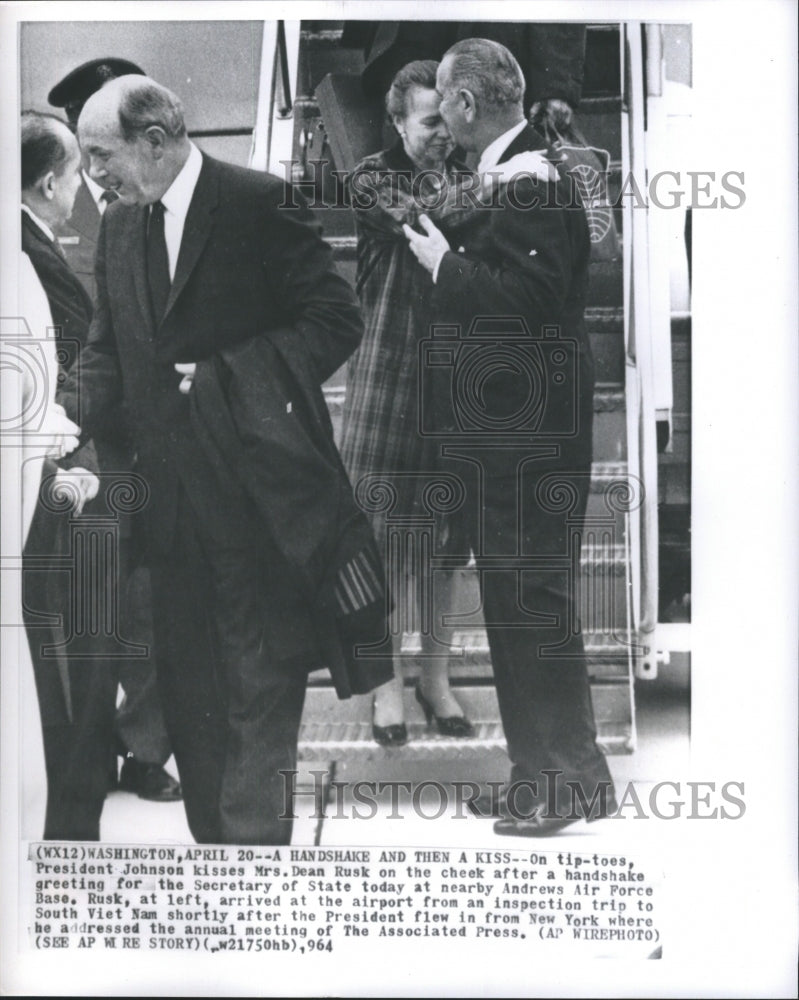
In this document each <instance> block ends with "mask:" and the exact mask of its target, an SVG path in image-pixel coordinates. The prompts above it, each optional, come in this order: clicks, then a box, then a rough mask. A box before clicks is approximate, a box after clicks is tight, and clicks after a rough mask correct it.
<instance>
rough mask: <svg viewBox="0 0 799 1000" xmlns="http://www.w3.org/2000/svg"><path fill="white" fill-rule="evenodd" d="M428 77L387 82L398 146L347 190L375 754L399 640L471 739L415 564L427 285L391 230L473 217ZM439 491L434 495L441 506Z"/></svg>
mask: <svg viewBox="0 0 799 1000" xmlns="http://www.w3.org/2000/svg"><path fill="white" fill-rule="evenodd" d="M437 66H438V64H437V63H436V62H434V61H431V60H424V61H419V62H413V63H409V64H408V65H407V66H405V67H403V69H401V70H400V71H399V73H398V74H397V75H396V77H395V78H394V81H393V83H392V85H391V88H390V90H389V92H388V94H387V95H386V107H387V110H388V113H389V116H390V117H391V120H392V121H393V123H394V126H395V128H396V130H397V132H398V135H399V140H398V142H397V143H396V145H394V146H393V147H392V148H390V149H387V150H384V151H382V152H380V153H377V154H375V155H374V156H370V157H367V158H366V159H365V160H364V161H362V162H361V163H360V164H359V166H358V167H357V168H356V170H355V171H354V172H353V174H352V176H351V178H350V183H351V187H350V190H351V194H352V199H353V208H354V210H355V213H356V220H357V228H358V271H357V287H358V293H359V296H360V300H361V305H362V309H363V315H364V322H365V328H366V329H365V335H364V338H363V341H362V343H361V345H360V347H359V349H358V350H357V352H356V353H355V354H354V355H353V357H352V358H351V360H350V363H349V369H348V381H347V398H346V403H345V408H344V426H343V437H342V443H341V454H342V457H343V459H344V463H345V465H346V466H347V471H348V472H349V475H350V479H351V480H352V483H353V486H354V488H355V494H356V498H358V499H359V501H360V503H361V506H362V507H363V509H364V510H366V512H367V514H369V516H370V517H371V520H372V525H373V528H374V531H375V535H376V537H377V541H378V546H379V547H380V548H381V551H383V552H384V553H385V558H386V570H387V573H388V577H389V582H390V586H391V585H392V584H393V587H392V590H393V596H394V605H395V607H394V617H393V621H392V629H391V632H392V646H393V655H394V670H395V677H394V680H393V681H391V682H389V683H388V684H385V685H383V686H382V687H380V688H378V689H377V692H376V694H375V700H374V711H373V733H374V737H375V739H376V740H377V742H378V743H380V744H382V745H384V746H401V745H402V744H403V743H405V742H406V741H407V738H408V734H407V727H406V725H405V717H404V708H403V701H402V694H403V678H402V668H401V662H400V653H401V643H402V633H403V631H405V632H409V631H414V632H419V633H420V638H421V659H422V667H423V669H422V671H421V674H420V677H419V680H418V683H417V685H416V689H415V692H416V699H417V701H418V702H419V704H420V705H421V707H422V709H423V711H424V713H425V715H426V717H427V721H428V723H429V724H432V722H433V720H435V725H436V727H437V729H438V731H439V732H441V733H442V734H444V735H449V736H468V735H470V734H471V732H472V726H471V723H470V722H469V721H468V719H466V718H465V716H464V714H463V709H462V708H461V706H460V705H459V704H458V702H457V701H456V700H455V698H454V696H453V694H452V692H451V690H450V686H449V677H448V652H447V651H448V645H447V641H446V638H445V636H444V631H443V629H442V628H441V627H440V625H441V611H442V609H443V608H446V607H447V606H448V603H449V596H448V595H449V593H450V590H451V574H450V573H448V572H445V571H441V570H437V571H436V572H435V573H431V572H430V567H429V562H426V557H427V554H429V552H430V550H431V548H433V547H435V545H436V544H440V542H441V538H442V534H445V533H446V530H447V528H446V526H445V525H442V523H441V522H440V521H439V522H438V523H437V524H436V525H435V526H433V527H431V517H432V511H431V503H430V497H431V493H430V490H431V489H433V490H435V489H436V486H435V483H436V471H437V470H436V459H435V453H436V442H435V439H434V438H431V437H429V436H424V435H422V434H421V433H420V429H419V428H420V423H419V422H420V419H421V417H422V413H421V409H420V405H421V400H420V391H419V385H420V370H419V362H420V348H419V343H420V340H422V339H423V338H426V337H428V336H429V334H430V316H431V307H430V298H431V293H432V289H433V283H432V280H431V278H430V275H429V274H428V273H427V272H426V271H425V270H424V269H423V268H422V267H421V265H420V264H419V263H418V262H417V261H416V259H415V258H414V257H413V255H412V254H411V252H410V250H409V249H408V242H407V240H406V238H405V236H404V235H403V231H402V225H403V223H407V224H409V225H412V226H414V225H417V223H418V217H419V215H420V214H422V213H426V214H427V215H429V216H430V218H431V219H433V220H434V221H435V223H436V225H438V226H439V227H441V228H443V229H444V230H445V231H446V232H448V234H449V235H450V237H451V238H457V237H456V234H457V231H458V227H459V226H462V225H468V220H469V218H470V217H471V216H472V214H473V213H472V211H471V208H470V202H469V199H468V198H467V197H462V196H461V194H462V187H463V186H464V185H465V186H466V187H467V188H468V186H469V184H470V183H471V182H473V181H474V176H473V175H472V174H469V173H468V172H466V171H465V169H464V168H463V167H461V166H460V165H458V164H457V163H456V162H454V161H453V160H452V157H451V153H452V149H453V144H452V141H451V139H450V136H449V133H448V132H447V129H446V126H445V125H444V123H443V121H442V119H441V116H440V115H439V113H438V105H439V102H440V98H439V95H438V94H437V93H436V90H435V78H436V69H437ZM440 481H441V477H440V476H439V482H440ZM450 485H451V484H450ZM447 490H448V485H447V484H446V483H445V484H444V485H443V492H444V494H446V493H447ZM433 506H434V505H433ZM389 526H393V530H389ZM400 527H404V529H405V530H404V531H402V530H398V529H399V528H400ZM436 621H438V626H437V625H436Z"/></svg>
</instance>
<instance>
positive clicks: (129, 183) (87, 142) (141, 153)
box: [78, 104, 164, 205]
mask: <svg viewBox="0 0 799 1000" xmlns="http://www.w3.org/2000/svg"><path fill="white" fill-rule="evenodd" d="M78 140H79V142H80V147H81V151H82V152H83V156H84V158H85V162H86V163H87V164H88V173H89V176H90V177H91V178H92V180H95V181H97V183H98V184H100V185H102V187H104V188H109V189H111V190H112V191H116V192H117V194H118V195H119V197H120V200H121V201H123V202H126V203H127V204H129V205H132V204H135V205H149V204H151V203H152V202H154V201H158V199H159V198H160V197H161V195H162V194H163V193H164V187H163V175H162V171H161V169H159V168H160V166H161V161H160V160H159V158H158V156H157V155H156V152H155V149H154V147H153V145H152V143H151V142H150V140H149V139H148V137H147V136H146V135H141V136H137V137H136V138H134V139H131V140H129V141H128V140H126V139H125V138H124V136H123V135H122V132H121V129H120V126H119V119H118V117H117V116H116V115H112V114H109V113H107V112H106V111H105V110H104V109H100V110H98V111H95V109H94V108H92V107H91V106H90V104H87V105H86V107H85V108H84V110H83V114H81V116H80V122H79V123H78Z"/></svg>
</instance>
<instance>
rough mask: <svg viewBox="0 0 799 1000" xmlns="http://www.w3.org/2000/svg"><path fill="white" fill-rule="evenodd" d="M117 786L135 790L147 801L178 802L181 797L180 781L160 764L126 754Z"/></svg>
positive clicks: (124, 789) (122, 789) (126, 789)
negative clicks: (145, 761) (146, 761)
mask: <svg viewBox="0 0 799 1000" xmlns="http://www.w3.org/2000/svg"><path fill="white" fill-rule="evenodd" d="M118 787H119V788H120V790H121V791H123V792H135V793H136V795H138V796H139V798H140V799H147V800H148V801H149V802H179V801H180V800H181V799H182V798H183V792H182V790H181V787H180V782H179V781H175V779H174V778H173V777H172V775H171V774H168V773H167V772H166V771H165V770H164V768H163V767H161V765H160V764H145V763H143V762H142V761H139V760H136V758H135V757H134V756H133V754H128V755H127V756H126V757H125V760H124V762H123V764H122V770H121V771H120V772H119V784H118Z"/></svg>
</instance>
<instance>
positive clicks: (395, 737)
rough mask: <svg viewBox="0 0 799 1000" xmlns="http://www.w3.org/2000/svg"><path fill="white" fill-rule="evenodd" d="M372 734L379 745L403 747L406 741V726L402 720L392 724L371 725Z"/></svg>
mask: <svg viewBox="0 0 799 1000" xmlns="http://www.w3.org/2000/svg"><path fill="white" fill-rule="evenodd" d="M372 736H373V737H374V740H375V743H379V744H380V746H381V747H404V746H405V744H406V743H407V742H408V727H407V726H406V725H405V723H404V722H400V723H399V724H398V725H394V726H377V725H374V724H373V725H372Z"/></svg>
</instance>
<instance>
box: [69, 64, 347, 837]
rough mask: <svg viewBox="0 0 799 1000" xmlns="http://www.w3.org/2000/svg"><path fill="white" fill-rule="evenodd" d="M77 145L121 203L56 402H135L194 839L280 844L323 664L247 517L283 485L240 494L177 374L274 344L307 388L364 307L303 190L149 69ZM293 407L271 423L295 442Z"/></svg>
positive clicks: (164, 663) (216, 367)
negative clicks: (86, 323) (220, 138)
mask: <svg viewBox="0 0 799 1000" xmlns="http://www.w3.org/2000/svg"><path fill="white" fill-rule="evenodd" d="M78 137H79V140H80V144H81V147H82V150H83V153H84V155H85V156H86V157H88V161H89V171H90V174H91V176H92V177H93V178H94V179H95V180H96V181H97V182H98V183H100V184H102V185H103V187H105V188H108V189H110V190H112V191H115V192H116V194H117V195H118V200H117V201H116V202H115V203H114V204H112V205H110V206H109V208H108V210H107V211H106V213H105V216H104V218H103V225H102V228H101V231H100V239H99V243H98V250H97V264H96V277H97V301H96V311H95V318H94V322H93V325H92V331H91V336H90V342H89V346H88V348H87V349H86V351H84V353H83V355H82V356H81V359H80V372H79V375H78V377H77V378H76V379H75V380H73V381H71V383H68V385H67V386H66V389H65V392H64V393H63V397H62V398H63V401H64V405H65V408H66V409H67V412H68V413H71V414H73V415H75V416H76V417H78V422H79V423H80V425H81V427H82V428H83V430H84V432H87V433H91V432H92V430H93V428H95V427H96V426H98V424H100V423H101V422H102V420H103V418H104V415H105V413H106V412H107V411H108V408H109V407H110V406H111V405H112V404H113V403H114V402H115V401H117V400H119V399H120V398H121V397H124V399H125V400H126V403H127V405H128V407H129V412H130V414H131V428H132V433H133V436H134V439H135V444H136V448H137V453H138V461H139V466H138V468H139V471H140V473H141V475H142V476H144V477H145V479H146V480H147V482H148V484H149V488H150V496H149V502H148V505H147V507H146V509H145V511H144V514H143V516H144V518H145V521H146V529H147V534H148V539H149V545H150V566H151V572H152V584H153V605H154V616H155V622H154V625H155V640H156V647H157V650H158V672H159V683H160V687H161V693H162V702H163V708H164V714H165V718H166V722H167V729H168V731H169V734H170V738H171V741H172V747H173V751H174V754H175V759H176V762H177V765H178V769H179V771H180V777H181V783H182V787H183V795H184V803H185V806H186V813H187V817H188V821H189V826H190V829H191V831H192V833H193V835H194V836H195V838H196V839H197V840H198V841H200V842H205V843H213V842H224V843H287V842H288V841H289V839H290V835H291V821H290V819H280V818H279V817H280V815H281V814H283V813H285V811H286V810H285V803H284V802H283V794H282V793H283V780H282V778H281V776H280V774H279V771H281V770H289V771H290V770H292V768H293V767H294V765H295V761H296V750H297V734H298V729H299V722H300V715H301V711H302V705H303V698H304V692H305V684H306V672H307V669H308V668H309V667H311V666H314V667H316V666H320V665H321V664H322V663H323V662H324V660H323V658H322V654H321V653H320V650H319V648H318V646H317V641H316V638H315V636H314V629H313V627H312V623H311V622H310V620H309V618H308V612H307V608H306V606H305V605H304V604H303V602H302V600H301V597H300V595H299V594H298V592H297V590H296V588H295V586H294V583H293V578H292V576H291V573H290V572H289V569H288V568H287V566H286V564H285V559H284V558H283V557H282V555H281V552H280V551H279V548H278V545H277V544H276V543H275V541H274V538H273V537H272V536H269V535H267V533H266V531H265V530H264V526H263V523H262V522H261V520H260V519H259V517H258V514H257V513H256V504H260V505H261V507H260V508H259V509H263V505H266V506H267V507H268V506H269V505H270V503H273V502H275V501H276V500H277V497H276V496H274V497H270V496H268V495H267V496H264V495H263V490H261V491H260V492H259V493H257V494H252V493H251V494H248V493H247V492H246V491H245V488H244V485H243V482H242V479H241V467H242V463H241V461H239V459H238V458H237V457H236V456H234V455H231V454H228V455H226V456H225V455H218V454H216V453H214V452H213V450H211V449H210V448H209V446H208V441H207V440H206V439H205V438H204V437H203V434H202V433H201V431H200V429H199V428H198V423H197V416H198V415H197V412H196V405H195V403H193V400H194V398H195V397H196V394H197V389H196V388H191V389H190V391H188V392H187V389H189V385H188V382H189V381H190V378H189V379H188V380H185V381H184V380H183V378H182V375H183V374H185V372H186V371H187V370H188V371H191V370H192V369H193V366H194V365H196V366H197V372H198V376H199V374H200V372H201V369H202V371H204V372H206V373H210V376H212V377H213V378H214V379H219V381H220V384H221V385H222V386H223V387H224V385H225V383H226V381H227V380H228V379H229V378H230V369H229V368H227V367H226V363H225V361H224V360H223V357H229V352H230V351H231V350H233V349H234V348H237V347H240V346H241V345H249V344H253V343H254V344H255V345H256V346H258V344H260V343H262V342H268V344H269V346H270V348H274V350H275V351H277V352H279V357H280V358H281V359H283V360H282V361H281V362H280V363H281V366H285V369H286V370H287V371H291V372H293V373H294V374H293V381H292V380H290V379H288V377H287V382H286V384H287V385H288V384H292V385H295V386H296V384H298V383H300V382H302V381H303V380H306V379H307V380H310V381H313V384H314V389H315V391H316V393H317V394H319V385H320V383H321V382H322V381H323V380H324V379H325V378H327V377H328V376H329V375H330V374H332V372H333V371H335V370H336V368H338V367H339V365H341V363H342V362H343V361H344V360H345V359H346V357H347V356H348V355H349V354H350V353H351V352H352V350H353V349H354V348H355V346H357V343H358V341H359V338H360V336H361V333H362V327H361V321H360V316H359V312H358V307H357V303H356V300H355V298H354V295H353V293H352V291H351V290H350V288H349V286H348V285H347V283H346V282H345V281H344V280H343V279H342V278H340V277H339V276H338V275H337V274H336V272H335V270H334V265H333V262H332V258H331V253H330V250H329V248H328V247H327V245H326V244H325V243H324V242H323V241H322V239H321V238H320V235H319V232H318V230H317V228H316V227H315V226H314V225H313V218H312V216H311V214H310V212H309V211H308V209H307V208H306V207H305V205H304V203H301V201H300V199H299V197H298V196H297V195H296V194H294V193H293V192H292V191H291V190H290V189H289V188H288V187H287V186H286V185H285V184H284V183H283V182H281V181H279V180H278V179H277V178H274V177H270V176H269V175H264V174H261V173H257V172H255V171H250V170H244V169H241V168H238V167H234V166H231V165H229V164H225V163H220V162H218V161H216V160H213V159H211V158H210V157H207V156H204V155H202V154H201V153H200V151H199V150H198V149H197V148H196V146H194V144H193V143H192V142H191V141H190V140H189V138H188V136H187V134H186V126H185V123H184V118H183V110H182V107H181V104H180V101H179V100H178V99H177V97H176V96H175V95H174V94H172V93H171V92H170V91H168V90H166V89H165V88H164V87H162V86H160V85H159V84H157V83H155V82H154V81H152V80H150V79H148V78H147V77H140V76H136V77H131V76H126V77H120V78H119V79H117V80H112V81H111V82H110V83H108V84H106V85H105V86H104V87H103V88H102V89H101V90H100V91H98V92H97V93H96V94H95V95H94V96H93V97H91V98H90V99H89V101H88V102H87V103H86V105H85V107H84V109H83V112H82V113H81V116H80V120H79V123H78ZM226 352H227V353H226ZM206 362H207V364H206ZM176 366H178V367H179V368H180V371H178V370H176ZM203 366H205V367H203ZM282 370H283V368H282V367H281V371H282ZM78 384H79V385H80V393H78ZM287 391H291V392H293V390H287ZM223 392H224V388H223ZM319 398H320V399H321V395H319ZM79 400H80V405H79ZM293 400H294V401H296V402H297V403H298V402H299V396H298V395H294V396H292V395H289V396H288V399H287V401H286V403H285V404H284V405H283V406H282V409H281V410H280V411H279V413H278V414H277V417H279V420H280V422H282V423H283V424H285V426H286V428H287V430H291V431H292V433H294V434H295V436H296V435H297V434H299V433H300V431H301V428H300V427H299V425H298V423H297V420H298V419H299V418H298V415H297V410H298V408H299V407H298V406H297V405H295V406H293V405H292V401H293ZM239 402H241V400H234V401H233V404H237V403H239ZM263 403H264V405H271V404H273V403H274V396H273V395H269V396H268V398H266V399H264V400H263ZM233 404H231V405H233ZM79 409H80V410H81V412H80V413H79V412H78V411H79ZM271 427H272V424H269V427H267V429H269V428H271ZM223 430H224V428H223V427H222V426H221V425H220V424H218V423H217V424H214V425H213V427H212V432H213V433H214V434H216V433H217V432H222V431H223ZM260 430H261V420H260V419H259V417H258V416H257V415H256V416H255V417H253V421H252V423H251V424H249V425H248V426H247V427H245V428H243V429H242V431H243V433H244V437H245V439H246V440H245V441H244V442H243V443H242V453H243V455H244V459H246V458H251V457H252V450H255V451H258V445H257V434H258V433H259V432H260ZM311 430H312V428H309V433H310V432H311ZM248 431H249V432H251V433H249V434H247V432H248ZM248 448H249V449H250V451H247V449H248ZM217 459H218V461H217ZM244 459H242V461H244ZM270 468H271V466H270ZM267 471H269V470H267ZM273 488H275V489H278V488H279V485H278V486H276V487H273ZM282 499H283V500H285V498H282ZM284 506H285V504H284ZM297 516H298V517H299V514H298V515H297ZM294 530H295V531H296V532H300V533H302V532H307V531H308V530H309V525H307V524H305V523H301V522H298V523H297V524H296V525H295V526H294ZM278 541H281V542H282V541H283V539H282V538H281V539H278Z"/></svg>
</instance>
